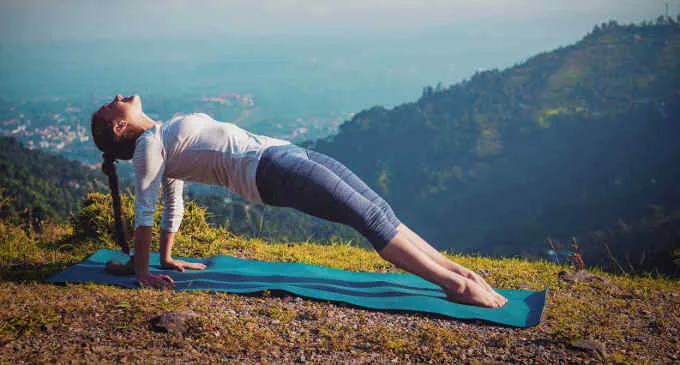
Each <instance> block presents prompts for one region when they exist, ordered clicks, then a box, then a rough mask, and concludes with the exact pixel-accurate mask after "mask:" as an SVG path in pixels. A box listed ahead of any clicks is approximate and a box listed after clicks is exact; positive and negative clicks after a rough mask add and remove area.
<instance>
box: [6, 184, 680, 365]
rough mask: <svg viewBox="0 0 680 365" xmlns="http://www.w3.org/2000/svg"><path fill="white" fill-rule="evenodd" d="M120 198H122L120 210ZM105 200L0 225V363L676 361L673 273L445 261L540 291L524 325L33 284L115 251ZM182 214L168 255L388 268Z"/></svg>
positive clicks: (351, 250)
mask: <svg viewBox="0 0 680 365" xmlns="http://www.w3.org/2000/svg"><path fill="white" fill-rule="evenodd" d="M130 202H131V201H130V200H129V197H128V198H127V199H126V200H125V203H124V206H125V207H126V209H130V208H131V207H130ZM110 204H111V202H110V198H108V197H107V196H105V195H102V194H96V193H95V194H90V195H88V196H87V199H86V204H85V205H84V207H83V209H82V210H81V211H80V213H79V214H77V215H76V216H75V219H74V222H73V225H68V226H57V227H53V229H51V230H49V232H51V233H49V234H48V233H41V234H35V233H29V234H26V233H24V231H23V229H21V228H18V227H16V226H14V225H12V224H11V222H6V221H5V220H0V292H2V293H3V294H4V295H2V296H0V348H2V351H0V363H45V362H57V363H69V362H77V363H81V362H82V363H109V362H111V363H133V362H143V363H157V362H167V361H170V362H182V363H184V362H201V363H216V362H220V363H235V364H261V363H293V362H298V363H304V362H312V363H415V362H426V363H437V364H442V363H488V364H491V363H534V362H544V363H599V362H606V363H630V364H633V363H635V364H637V363H647V362H651V363H677V362H678V361H680V357H679V356H678V346H679V345H678V338H680V336H679V335H680V284H679V283H678V281H677V280H668V279H663V278H652V277H648V276H647V277H639V276H632V275H612V274H605V273H602V272H599V271H597V270H594V271H592V272H591V273H592V274H594V275H595V276H594V277H592V278H593V280H584V281H579V282H570V281H565V280H563V279H562V278H560V275H559V273H560V272H561V271H570V269H569V268H567V267H566V266H561V265H555V264H552V263H549V262H546V261H538V262H530V261H526V260H522V259H516V258H506V259H491V258H484V257H479V256H464V255H455V256H451V257H452V258H453V259H454V260H455V261H457V262H459V263H461V264H463V265H466V266H468V267H470V268H471V269H473V270H475V271H478V272H480V273H481V274H482V275H484V276H485V278H486V279H487V280H488V281H489V283H490V284H492V285H493V286H495V287H501V288H514V289H520V288H524V289H527V288H531V289H537V290H538V289H543V288H545V287H546V286H550V291H549V292H548V304H547V307H546V311H545V313H544V318H543V322H542V323H541V324H540V325H538V326H536V327H533V328H528V329H516V328H509V327H499V326H493V325H489V324H484V323H479V322H475V321H472V322H464V321H456V320H447V319H442V318H437V317H434V316H429V315H424V314H417V313H385V312H375V311H370V310H365V309H360V308H354V307H349V306H346V305H343V304H338V303H328V302H323V301H314V300H306V299H303V298H298V297H291V296H289V295H286V294H285V293H272V292H265V293H262V294H261V295H248V296H246V295H236V294H226V293H207V292H177V293H175V292H171V291H157V290H150V289H140V290H129V289H122V288H117V287H113V286H106V285H93V284H86V285H77V284H67V285H65V286H57V285H53V284H48V283H44V282H43V280H44V279H45V278H47V277H49V276H50V275H52V274H54V273H56V272H58V271H60V270H62V269H63V268H65V267H66V266H68V265H71V264H73V263H75V262H78V261H80V260H83V259H84V258H85V257H87V256H88V255H89V254H91V253H93V252H95V251H96V250H97V249H98V248H101V247H109V248H115V243H114V242H112V240H111V239H110V237H109V235H108V233H107V231H106V229H107V227H108V229H110V222H111V220H112V217H111V212H110V210H111V209H109V206H110ZM1 205H2V199H0V206H1ZM92 218H94V219H92ZM107 222H108V224H107ZM184 223H185V229H183V230H182V231H181V232H180V233H178V235H177V237H176V240H177V244H176V245H175V252H174V255H175V256H180V257H181V256H194V257H208V256H212V255H216V254H227V255H233V256H237V257H241V258H248V259H258V260H269V261H288V262H307V263H311V264H319V265H325V266H330V267H335V268H341V269H347V270H360V271H377V272H387V271H395V270H397V269H396V268H395V267H394V266H392V265H390V264H389V263H387V262H386V261H384V260H382V259H381V258H380V257H379V256H378V255H377V253H375V252H374V251H373V250H365V249H361V248H357V247H353V246H350V245H347V244H337V243H336V244H333V245H319V244H314V243H307V244H288V243H273V244H265V243H264V242H263V241H261V240H258V239H250V238H246V237H243V236H236V235H233V234H232V233H230V232H228V231H226V230H225V229H223V228H212V227H209V226H208V225H207V223H206V221H205V215H204V211H203V210H202V209H200V208H198V207H197V206H196V205H195V204H193V203H191V204H189V205H188V211H187V215H186V220H185V222H184ZM156 227H157V226H156ZM154 234H155V235H157V234H158V230H157V229H156V230H155V232H154ZM156 237H157V236H156ZM154 242H155V245H156V247H154V250H157V249H158V246H157V245H158V243H157V242H158V240H157V239H154ZM168 274H169V275H173V274H172V273H171V272H169V273H168ZM182 311H193V314H194V317H193V318H192V319H191V320H190V321H189V322H188V323H187V325H186V326H185V327H184V328H181V327H176V328H168V331H165V330H162V329H159V327H158V322H159V321H158V317H159V315H162V314H165V313H177V312H182Z"/></svg>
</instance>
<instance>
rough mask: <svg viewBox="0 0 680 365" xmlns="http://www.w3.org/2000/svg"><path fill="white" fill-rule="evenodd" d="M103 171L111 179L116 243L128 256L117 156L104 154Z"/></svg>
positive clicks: (128, 248) (128, 249)
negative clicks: (116, 163) (116, 162)
mask: <svg viewBox="0 0 680 365" xmlns="http://www.w3.org/2000/svg"><path fill="white" fill-rule="evenodd" d="M103 157H104V162H103V163H102V171H104V173H105V174H106V175H107V176H108V177H109V187H110V188H111V200H112V201H113V217H114V223H115V226H116V232H115V233H116V242H117V243H118V245H119V246H120V248H121V249H122V250H123V252H125V253H126V254H128V255H129V254H130V247H129V246H128V243H127V231H126V229H125V224H124V222H123V211H122V208H121V203H120V189H119V188H118V174H117V172H116V165H115V164H114V162H115V160H116V158H115V156H113V155H111V154H109V153H104V155H103Z"/></svg>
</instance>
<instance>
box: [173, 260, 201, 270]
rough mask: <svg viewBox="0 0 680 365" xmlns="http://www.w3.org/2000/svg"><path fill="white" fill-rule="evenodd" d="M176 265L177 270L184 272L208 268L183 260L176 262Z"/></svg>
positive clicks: (198, 263)
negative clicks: (185, 270)
mask: <svg viewBox="0 0 680 365" xmlns="http://www.w3.org/2000/svg"><path fill="white" fill-rule="evenodd" d="M175 265H176V266H177V270H179V271H184V269H189V270H205V268H206V267H207V266H205V265H204V264H201V263H200V262H186V261H182V260H176V261H175Z"/></svg>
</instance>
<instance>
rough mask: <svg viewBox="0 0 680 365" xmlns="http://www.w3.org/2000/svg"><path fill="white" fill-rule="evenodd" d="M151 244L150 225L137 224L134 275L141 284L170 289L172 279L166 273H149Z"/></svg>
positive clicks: (172, 284) (172, 282)
mask: <svg viewBox="0 0 680 365" xmlns="http://www.w3.org/2000/svg"><path fill="white" fill-rule="evenodd" d="M150 246H151V227H149V226H139V227H137V229H135V260H134V261H135V275H136V277H137V282H138V283H139V284H140V285H141V286H150V287H152V288H158V289H166V288H167V289H172V288H173V287H174V286H175V283H174V281H173V280H172V278H171V277H169V276H167V275H151V273H150V272H149V250H150Z"/></svg>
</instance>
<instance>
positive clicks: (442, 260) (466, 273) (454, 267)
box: [397, 224, 500, 296]
mask: <svg viewBox="0 0 680 365" xmlns="http://www.w3.org/2000/svg"><path fill="white" fill-rule="evenodd" d="M397 231H398V232H401V233H404V234H405V235H406V236H407V237H408V240H409V242H411V243H412V244H413V245H414V246H415V247H417V248H418V249H419V250H420V251H422V252H423V253H424V254H425V255H427V256H428V257H430V259H432V260H433V261H434V262H436V263H437V264H439V265H440V266H442V267H444V268H445V269H447V270H449V271H451V272H454V273H456V274H458V275H460V276H462V277H464V278H467V279H470V280H472V281H474V282H476V283H477V284H479V285H481V286H482V287H483V288H484V289H486V290H487V291H489V292H491V293H493V294H495V295H499V296H500V294H498V293H496V291H495V290H493V288H492V287H491V285H489V284H488V283H487V282H486V280H484V279H483V278H482V277H481V276H479V275H478V274H477V273H475V272H474V271H472V270H470V269H468V268H466V267H464V266H462V265H459V264H457V263H456V262H454V261H451V260H449V259H448V258H447V257H446V256H444V255H442V253H441V252H439V251H437V250H436V249H435V248H434V247H432V246H431V245H430V244H428V243H427V241H425V240H424V239H422V238H421V237H420V236H419V235H418V234H417V233H415V232H413V231H412V230H411V229H410V228H409V227H407V226H406V225H405V224H401V225H399V227H397Z"/></svg>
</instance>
